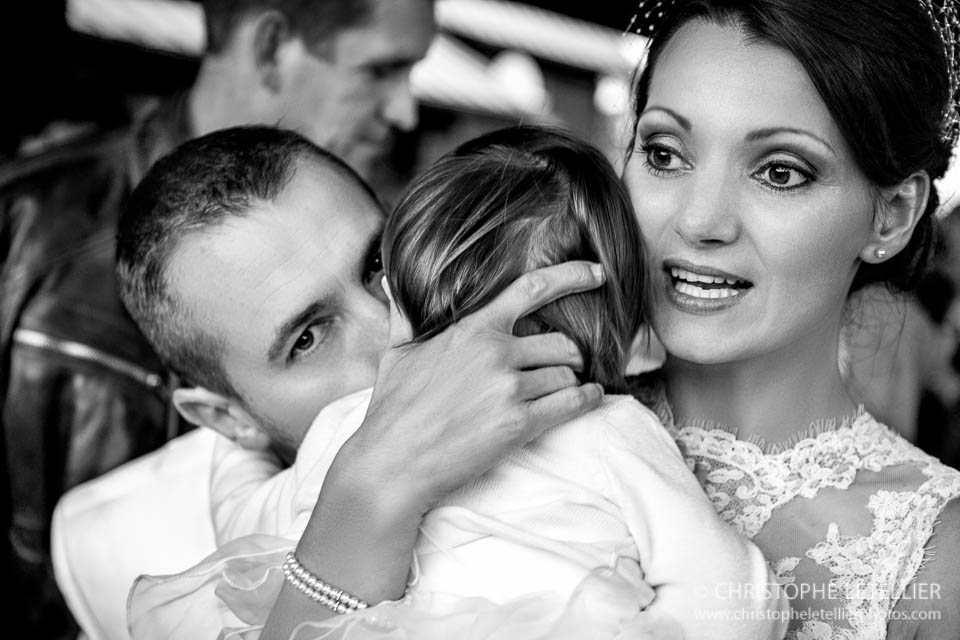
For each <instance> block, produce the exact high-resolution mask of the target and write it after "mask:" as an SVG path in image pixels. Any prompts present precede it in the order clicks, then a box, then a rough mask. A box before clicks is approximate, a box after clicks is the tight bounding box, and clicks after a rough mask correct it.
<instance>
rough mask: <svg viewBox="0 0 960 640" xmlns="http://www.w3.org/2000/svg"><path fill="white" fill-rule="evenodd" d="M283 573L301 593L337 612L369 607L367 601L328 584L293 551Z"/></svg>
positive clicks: (284, 564)
mask: <svg viewBox="0 0 960 640" xmlns="http://www.w3.org/2000/svg"><path fill="white" fill-rule="evenodd" d="M283 575H284V577H285V578H286V580H287V582H289V583H290V584H291V585H293V586H294V587H296V588H297V590H298V591H300V593H302V594H303V595H305V596H307V597H308V598H310V599H311V600H313V601H314V602H319V603H320V604H322V605H323V606H325V607H327V608H328V609H332V610H333V611H335V612H336V613H350V612H351V611H359V610H360V609H366V608H367V603H366V602H364V601H363V600H361V599H359V598H356V597H354V596H352V595H350V594H349V593H347V592H346V591H343V590H341V589H337V588H335V587H334V586H333V585H329V584H327V583H326V582H324V581H323V580H321V579H320V578H318V577H317V576H315V575H313V574H312V573H310V572H309V571H308V570H307V569H306V568H304V566H303V565H302V564H300V561H299V560H297V556H296V555H295V554H294V552H293V551H291V552H290V553H288V554H287V559H286V560H285V561H284V563H283Z"/></svg>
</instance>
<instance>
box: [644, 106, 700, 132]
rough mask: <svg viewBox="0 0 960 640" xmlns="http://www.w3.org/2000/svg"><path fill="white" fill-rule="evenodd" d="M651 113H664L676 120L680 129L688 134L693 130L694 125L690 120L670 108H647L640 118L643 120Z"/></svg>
mask: <svg viewBox="0 0 960 640" xmlns="http://www.w3.org/2000/svg"><path fill="white" fill-rule="evenodd" d="M649 113H663V114H665V115H667V116H668V117H670V118H672V119H673V120H675V121H676V123H677V124H679V125H680V127H681V128H682V129H683V130H684V131H686V132H687V133H689V132H690V131H692V130H693V125H692V124H691V123H690V120H688V119H687V118H685V117H683V116H682V115H680V114H679V113H677V112H676V111H674V110H673V109H670V108H668V107H659V106H653V107H647V108H646V109H644V110H643V113H642V114H640V118H641V119H642V118H643V117H644V116H646V115H647V114H649Z"/></svg>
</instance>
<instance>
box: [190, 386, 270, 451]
mask: <svg viewBox="0 0 960 640" xmlns="http://www.w3.org/2000/svg"><path fill="white" fill-rule="evenodd" d="M173 406H175V407H176V408H177V411H178V412H180V415H181V416H183V418H184V420H186V421H187V422H189V423H191V424H195V425H197V426H198V427H207V428H208V429H213V430H214V431H216V432H217V433H219V434H221V435H222V436H224V437H226V438H228V439H230V440H233V441H234V442H236V443H237V444H239V445H240V446H242V447H244V448H246V449H256V450H266V449H269V448H270V436H269V435H268V434H267V432H266V431H264V430H263V428H262V427H261V426H260V424H259V423H258V422H257V421H256V420H255V419H254V418H253V416H251V415H250V413H249V412H248V411H247V410H246V409H244V408H243V407H242V406H240V403H239V402H237V401H236V400H234V399H232V398H228V397H226V396H224V395H222V394H219V393H215V392H213V391H210V390H209V389H206V388H204V387H186V388H180V389H176V390H175V391H174V392H173Z"/></svg>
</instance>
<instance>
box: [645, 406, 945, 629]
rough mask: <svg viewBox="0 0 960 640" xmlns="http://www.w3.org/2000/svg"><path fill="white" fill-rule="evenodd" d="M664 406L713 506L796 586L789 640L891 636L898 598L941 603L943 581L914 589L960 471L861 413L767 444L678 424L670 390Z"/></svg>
mask: <svg viewBox="0 0 960 640" xmlns="http://www.w3.org/2000/svg"><path fill="white" fill-rule="evenodd" d="M655 406H656V407H657V413H658V414H659V415H660V417H661V419H662V420H663V423H664V424H666V425H667V428H668V429H669V430H670V432H671V433H672V434H673V435H674V437H675V439H676V442H677V444H678V445H679V447H680V449H681V451H682V452H683V455H684V457H685V458H686V459H687V461H688V462H689V463H690V464H691V465H694V469H695V472H696V474H697V477H698V478H699V480H700V483H701V485H702V486H703V488H704V490H705V491H706V494H707V496H708V497H709V498H710V500H711V502H712V503H713V506H714V508H715V509H716V510H717V512H718V513H719V514H720V516H721V517H722V518H723V519H724V520H726V521H727V522H728V523H730V524H731V525H733V526H734V527H736V529H737V530H738V531H740V532H741V533H742V534H744V535H745V536H747V537H748V538H750V539H751V540H753V541H754V542H755V543H757V545H758V546H759V547H760V548H761V549H762V550H763V552H764V555H765V556H766V557H767V559H768V561H769V562H770V566H771V567H772V568H773V570H774V571H775V573H776V574H777V577H778V578H779V579H780V581H781V582H783V583H785V585H787V586H785V591H786V593H787V595H788V596H789V597H790V598H791V603H792V606H793V609H794V613H793V615H792V618H791V622H790V626H789V629H788V632H787V638H788V639H789V640H853V639H856V640H882V639H884V638H886V637H887V623H888V622H889V621H890V620H891V619H892V616H891V612H892V611H893V609H894V607H895V606H896V605H897V603H898V602H899V601H900V600H901V598H912V599H915V600H923V599H927V600H930V601H931V605H932V606H931V607H930V609H934V608H939V607H940V606H942V604H943V603H942V602H940V601H939V596H938V594H937V593H936V591H937V585H931V584H926V585H925V584H920V583H913V584H911V581H912V580H913V579H914V577H915V576H916V574H917V572H918V570H919V569H920V568H921V566H922V564H923V563H924V561H925V560H926V559H927V558H928V555H929V553H930V550H929V549H928V548H927V544H928V541H929V540H930V536H931V534H932V532H933V527H934V524H935V523H936V522H937V520H938V517H939V515H940V513H941V511H942V510H943V508H944V506H945V505H946V504H947V503H948V502H949V501H950V500H953V499H955V498H957V497H958V496H960V472H958V471H957V470H955V469H952V468H950V467H947V466H945V465H943V464H941V463H940V462H939V461H938V460H936V459H935V458H933V457H932V456H929V455H927V454H926V453H924V452H923V451H921V450H920V449H918V448H917V447H915V446H914V445H912V444H910V443H909V442H907V441H906V440H905V439H904V438H903V437H901V436H900V435H898V434H897V433H895V432H894V431H892V430H891V429H889V428H887V427H886V426H884V425H882V424H880V423H879V422H877V421H876V420H875V419H874V418H873V417H872V416H871V415H870V414H869V413H867V412H865V411H864V410H863V409H862V408H861V409H860V410H859V411H858V413H857V415H856V416H854V417H852V418H850V419H848V420H846V421H841V422H839V423H837V422H829V421H828V422H823V423H820V424H815V425H811V428H810V429H809V431H808V432H807V433H804V434H801V436H799V437H797V438H795V439H794V441H793V442H791V443H789V444H788V445H785V446H781V447H764V446H761V445H760V444H758V443H754V442H747V441H743V440H738V439H737V438H736V435H735V434H734V433H733V432H731V431H730V430H728V429H722V428H704V427H703V426H702V425H700V426H697V425H694V426H677V425H675V424H674V422H673V416H672V415H671V413H670V410H669V407H668V406H667V403H666V399H665V396H663V395H662V393H661V395H660V398H659V399H658V401H657V402H656V403H655ZM946 561H948V562H953V561H955V560H953V559H950V560H946ZM921 609H922V607H921Z"/></svg>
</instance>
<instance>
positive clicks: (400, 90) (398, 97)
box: [383, 71, 420, 131]
mask: <svg viewBox="0 0 960 640" xmlns="http://www.w3.org/2000/svg"><path fill="white" fill-rule="evenodd" d="M383 118H384V120H386V121H387V122H389V123H390V124H391V125H392V126H394V127H396V128H397V129H399V130H401V131H412V130H413V129H414V127H416V126H417V122H418V121H419V119H420V115H419V109H418V103H417V99H416V98H415V97H414V95H413V91H412V89H411V88H410V72H409V71H407V72H406V73H404V74H403V75H402V76H401V77H400V78H397V80H396V82H394V83H393V85H392V86H391V87H390V89H389V93H388V94H387V96H386V103H385V104H384V107H383Z"/></svg>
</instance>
